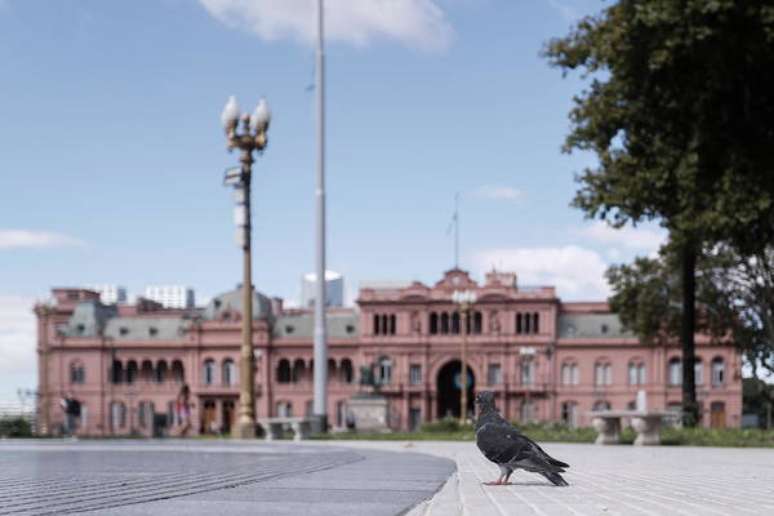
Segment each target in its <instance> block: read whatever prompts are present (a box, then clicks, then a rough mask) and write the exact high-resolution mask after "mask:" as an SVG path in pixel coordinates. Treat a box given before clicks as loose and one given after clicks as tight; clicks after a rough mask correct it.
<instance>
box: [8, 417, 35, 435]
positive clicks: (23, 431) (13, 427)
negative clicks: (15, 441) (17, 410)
mask: <svg viewBox="0 0 774 516" xmlns="http://www.w3.org/2000/svg"><path fill="white" fill-rule="evenodd" d="M0 437H32V426H31V425H30V422H29V421H27V420H26V419H24V418H21V417H14V418H0Z"/></svg>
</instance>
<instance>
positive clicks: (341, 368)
mask: <svg viewBox="0 0 774 516" xmlns="http://www.w3.org/2000/svg"><path fill="white" fill-rule="evenodd" d="M456 290H472V291H474V292H475V293H476V294H477V299H476V302H475V304H474V305H473V306H472V307H471V310H470V314H469V318H467V322H466V318H464V317H461V314H460V312H459V306H457V305H455V303H454V301H453V297H452V296H453V293H454V292H455V291H456ZM52 294H53V298H54V301H53V302H52V303H50V304H39V305H37V306H36V307H35V312H36V314H37V317H38V324H37V328H38V342H37V350H38V354H37V356H38V375H39V384H38V393H39V396H38V398H37V402H38V417H39V428H40V429H41V433H43V434H52V433H53V434H56V433H57V432H58V431H59V430H58V429H59V428H60V426H61V424H62V422H63V419H64V414H63V413H62V410H61V409H60V407H59V400H60V399H61V398H62V396H63V395H65V394H66V393H67V392H72V393H73V395H74V396H75V398H76V399H78V400H79V401H80V402H81V424H80V429H79V433H80V434H82V435H103V436H109V435H134V434H141V435H148V436H150V435H164V434H165V433H166V434H167V435H175V432H177V431H178V429H179V428H180V425H179V424H176V423H175V421H176V419H175V418H176V417H177V416H176V399H177V396H178V394H179V393H180V391H181V388H182V386H183V384H184V383H185V384H186V385H188V387H189V388H190V397H191V403H192V405H191V419H192V421H193V428H192V431H193V432H192V433H194V434H204V433H213V432H224V433H228V432H229V431H230V429H231V425H232V423H233V421H234V417H235V414H236V408H237V406H238V400H239V385H240V384H239V376H240V368H239V363H240V356H241V355H240V349H241V348H240V346H241V342H242V330H241V329H242V321H243V318H244V317H245V316H246V314H244V312H243V309H242V292H241V290H240V289H239V288H237V289H234V290H230V291H227V292H223V293H221V294H220V295H217V296H215V297H213V299H212V300H210V302H209V303H208V305H207V306H206V307H200V308H196V309H192V310H180V309H168V308H162V307H161V306H160V304H159V303H156V302H153V301H149V300H143V299H140V301H138V303H137V304H131V305H129V304H125V305H108V306H105V305H103V304H102V303H101V302H100V300H99V298H98V295H97V294H96V293H95V292H92V291H89V290H82V289H69V288H55V289H53V291H52ZM355 303H356V307H353V308H331V309H329V310H328V311H327V314H326V319H327V336H328V406H327V407H326V409H327V412H328V414H330V416H331V417H330V421H331V424H332V425H333V426H334V427H337V428H344V427H345V426H346V414H347V410H348V403H349V400H350V399H351V398H352V397H353V396H355V395H357V394H358V392H360V391H361V390H362V388H361V387H360V385H359V380H360V379H361V378H362V376H361V375H362V371H363V368H366V370H368V369H370V370H371V371H372V373H373V376H374V378H375V380H376V381H378V383H379V385H380V389H379V391H380V393H381V394H382V395H383V396H384V397H385V398H386V399H387V402H388V408H389V412H388V414H389V420H388V424H389V426H390V427H391V428H393V429H395V430H411V429H415V428H418V427H419V426H420V425H421V424H422V423H426V422H430V421H435V420H437V419H440V418H443V417H446V416H453V417H459V416H460V409H461V407H460V401H461V391H460V383H459V381H458V380H459V377H460V374H461V372H462V363H461V361H460V347H461V345H462V343H463V337H464V335H465V334H467V344H468V350H469V351H468V355H467V362H466V364H465V369H467V373H468V378H469V380H470V381H469V382H467V386H468V396H467V400H468V406H467V407H465V411H466V412H467V413H468V414H471V413H472V412H473V399H474V396H475V394H476V393H477V392H481V391H483V390H488V391H493V392H494V393H495V401H496V403H497V407H498V408H499V409H500V412H501V413H502V415H503V417H505V418H506V419H508V420H511V421H517V422H520V423H522V424H524V423H527V422H531V421H539V422H563V423H564V424H566V425H569V426H589V425H590V424H591V417H592V416H591V412H592V411H599V410H606V409H613V410H632V409H634V408H636V406H637V400H638V398H639V397H640V393H641V392H643V393H645V395H646V396H643V398H646V399H647V404H648V405H647V407H648V409H649V410H654V411H663V410H666V411H672V412H674V413H675V416H676V415H677V414H679V411H680V405H681V403H680V400H681V397H682V388H681V385H682V372H683V367H682V361H681V360H682V357H681V346H680V342H679V341H677V340H669V341H664V342H659V343H654V344H645V343H643V342H641V341H640V340H639V339H638V338H637V337H636V335H634V334H632V333H631V332H629V331H627V330H625V329H624V328H623V326H622V325H621V321H620V320H619V319H618V317H617V316H616V315H615V314H614V313H612V312H611V311H610V307H609V306H608V305H607V303H605V302H563V301H562V300H561V299H559V297H558V296H557V295H556V290H555V288H554V287H552V286H543V287H532V288H527V289H525V288H521V287H519V286H518V284H517V282H516V276H515V275H514V274H511V273H502V272H494V271H493V272H491V273H489V274H487V275H486V277H485V278H484V280H483V281H482V282H477V281H474V280H473V279H472V278H471V277H470V276H469V275H468V273H467V272H465V271H463V270H459V269H452V270H449V271H446V272H445V273H444V274H443V276H442V277H441V278H440V279H439V280H438V281H436V282H433V283H430V284H425V283H421V282H418V281H416V282H412V283H410V284H406V283H392V284H384V283H382V284H367V285H360V289H359V293H358V297H357V299H356V300H355ZM247 316H248V317H250V315H247ZM251 317H252V319H253V321H254V322H253V327H254V342H255V357H256V359H255V369H254V375H255V376H254V382H255V383H254V385H255V389H256V390H255V410H256V415H257V416H258V417H261V418H263V417H270V416H276V415H294V416H301V415H308V414H311V411H312V407H313V371H314V364H313V361H314V355H313V346H312V342H313V338H314V316H313V314H312V311H311V310H309V309H286V308H283V306H282V303H281V301H280V300H279V299H271V298H269V297H267V296H265V295H263V294H262V293H260V292H259V291H257V290H256V291H254V293H253V302H252V314H251ZM741 365H742V358H741V355H740V353H739V351H738V348H737V346H736V345H735V343H734V342H731V341H720V342H716V341H715V340H713V339H712V338H711V337H710V336H709V335H705V334H697V335H696V361H695V366H694V367H695V369H694V370H695V372H696V394H697V398H698V402H699V405H700V408H701V425H702V426H704V427H714V428H722V427H739V426H740V425H741V423H742V421H741V416H742V381H741ZM157 416H158V417H157Z"/></svg>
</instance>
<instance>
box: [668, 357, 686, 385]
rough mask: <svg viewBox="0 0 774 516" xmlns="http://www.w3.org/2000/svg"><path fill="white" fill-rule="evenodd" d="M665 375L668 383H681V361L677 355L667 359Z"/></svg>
mask: <svg viewBox="0 0 774 516" xmlns="http://www.w3.org/2000/svg"><path fill="white" fill-rule="evenodd" d="M667 377H668V379H669V385H680V384H681V383H683V363H682V361H681V360H680V359H679V358H678V357H673V358H670V359H669V369H668V374H667Z"/></svg>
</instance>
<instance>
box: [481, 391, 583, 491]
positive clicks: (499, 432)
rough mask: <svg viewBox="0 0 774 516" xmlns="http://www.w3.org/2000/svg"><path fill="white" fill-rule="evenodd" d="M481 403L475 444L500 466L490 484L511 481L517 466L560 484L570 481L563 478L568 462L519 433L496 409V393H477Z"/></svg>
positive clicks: (506, 483)
mask: <svg viewBox="0 0 774 516" xmlns="http://www.w3.org/2000/svg"><path fill="white" fill-rule="evenodd" d="M476 405H478V407H479V414H478V419H476V446H478V449H479V450H481V453H483V454H484V457H486V458H487V459H489V460H491V461H492V462H494V463H495V464H497V465H498V466H499V467H500V477H499V478H498V479H497V480H496V481H494V482H487V483H486V484H487V485H496V486H499V485H508V484H509V482H508V479H509V478H510V477H511V475H512V474H513V472H514V471H515V470H517V469H523V470H525V471H531V472H533V473H539V474H541V475H543V476H544V477H546V478H547V479H548V480H549V481H551V483H553V484H554V485H557V486H566V485H569V484H567V482H566V481H565V480H564V479H563V478H562V476H561V475H560V473H564V468H569V467H570V466H569V465H568V464H565V463H564V462H562V461H560V460H556V459H554V458H552V457H551V456H549V455H548V454H547V453H546V452H544V451H543V449H542V448H541V447H540V446H538V445H537V444H536V443H535V442H534V441H532V440H531V439H530V438H529V437H527V436H525V435H523V434H522V433H520V432H519V431H518V430H517V429H516V427H514V426H513V425H511V424H510V423H508V421H506V420H505V419H503V417H502V416H500V413H499V412H497V408H495V403H494V393H492V392H491V391H484V392H480V393H478V394H477V395H476Z"/></svg>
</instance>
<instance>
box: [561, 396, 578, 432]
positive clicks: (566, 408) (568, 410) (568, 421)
mask: <svg viewBox="0 0 774 516" xmlns="http://www.w3.org/2000/svg"><path fill="white" fill-rule="evenodd" d="M562 422H563V423H564V424H565V425H567V426H569V427H570V428H575V427H576V426H578V404H577V403H576V402H574V401H565V402H562Z"/></svg>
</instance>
